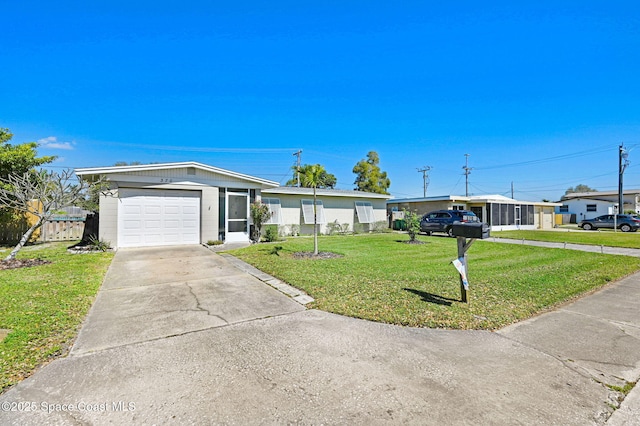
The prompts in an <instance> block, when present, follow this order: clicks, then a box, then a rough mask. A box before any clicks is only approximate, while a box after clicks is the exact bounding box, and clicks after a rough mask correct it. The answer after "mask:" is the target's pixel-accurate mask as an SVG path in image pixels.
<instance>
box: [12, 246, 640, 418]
mask: <svg viewBox="0 0 640 426" xmlns="http://www.w3.org/2000/svg"><path fill="white" fill-rule="evenodd" d="M263 278H264V279H266V280H267V281H268V280H269V279H270V277H268V276H266V277H263ZM425 303H427V302H425ZM639 308H640V276H638V275H634V276H631V277H628V278H626V279H624V280H622V281H620V282H619V283H616V284H614V285H610V286H608V287H607V288H605V289H603V290H602V291H600V292H598V293H595V294H593V295H591V296H589V297H587V298H584V299H582V300H579V301H577V302H575V303H573V304H571V305H567V306H565V307H563V308H562V309H560V310H558V311H554V312H550V313H548V314H544V315H541V316H539V317H536V318H533V319H531V320H528V321H525V322H522V323H519V324H516V325H514V326H511V327H508V328H506V329H503V330H501V331H499V332H496V333H491V332H483V331H454V330H432V329H416V328H408V327H398V326H393V325H386V324H378V323H373V322H368V321H363V320H358V319H354V318H347V317H342V316H339V315H334V314H330V313H326V312H322V311H317V310H310V309H305V308H304V306H303V305H302V304H300V303H297V302H296V301H294V300H293V299H292V298H291V297H289V296H288V295H286V294H284V293H282V292H280V291H277V290H275V289H274V288H272V287H270V286H269V285H267V284H265V283H264V282H263V281H262V280H260V279H258V278H257V277H256V276H254V275H251V274H249V273H247V272H244V271H242V270H240V269H238V268H237V267H235V266H233V265H232V264H231V263H230V262H229V259H227V258H225V257H223V256H220V255H218V254H214V253H212V252H210V251H208V250H206V249H204V248H202V247H197V246H195V247H180V248H166V249H146V250H121V251H119V252H118V253H117V254H116V257H115V259H114V261H113V263H112V265H111V267H110V269H109V271H108V273H107V276H106V278H105V282H104V284H103V286H102V288H101V290H100V292H99V294H98V297H97V299H96V302H95V304H94V306H93V307H92V309H91V312H90V313H89V316H88V318H87V320H86V322H85V324H84V326H83V328H82V330H81V333H80V335H79V337H78V339H77V341H76V343H75V345H74V347H73V349H72V351H71V353H70V355H69V356H68V357H66V358H62V359H58V360H55V361H53V362H52V363H50V364H49V365H47V366H45V367H43V368H42V369H40V370H39V371H38V372H37V373H36V374H34V375H33V376H32V377H30V378H28V379H26V380H24V381H23V382H22V383H20V384H19V385H17V386H15V387H13V388H12V389H10V390H9V391H8V392H6V393H4V394H3V395H0V408H1V409H0V424H2V425H25V424H26V425H38V424H41V425H49V424H59V425H76V424H96V425H101V424H158V425H160V424H203V425H209V424H231V425H233V424H238V425H246V424H249V425H252V424H349V425H351V424H356V425H360V424H361V425H370V424H374V425H375V424H420V425H423V424H427V425H441V424H453V425H514V424H516V425H517V424H521V425H530V424H540V425H545V424H549V425H552V424H561V425H591V424H594V425H598V424H604V423H605V422H606V421H607V419H608V418H609V417H610V414H611V412H612V411H613V409H612V407H611V406H612V405H617V404H618V402H617V400H618V398H619V397H620V395H619V394H618V393H617V392H615V391H613V390H611V389H610V388H608V387H607V386H606V385H622V384H623V383H624V382H627V381H636V380H638V378H639V377H640V309H639ZM637 395H638V393H637V392H636V390H634V391H633V392H632V394H631V395H630V396H628V397H627V398H626V400H625V402H624V403H623V405H622V408H620V409H618V410H616V411H615V413H614V416H613V417H611V419H610V420H609V425H612V424H613V425H623V424H626V425H633V424H638V422H637V420H638V419H640V411H634V410H637V409H638V405H637V403H638V401H637V400H638V398H637ZM634 401H635V402H634Z"/></svg>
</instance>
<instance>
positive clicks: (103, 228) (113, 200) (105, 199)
mask: <svg viewBox="0 0 640 426" xmlns="http://www.w3.org/2000/svg"><path fill="white" fill-rule="evenodd" d="M118 203H119V198H118V189H117V188H114V189H112V190H111V192H110V194H108V195H104V194H103V195H101V196H100V218H99V221H98V229H99V234H98V238H99V239H100V240H102V241H105V242H108V243H109V244H110V245H111V246H112V247H114V248H117V247H118Z"/></svg>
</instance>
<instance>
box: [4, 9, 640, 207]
mask: <svg viewBox="0 0 640 426" xmlns="http://www.w3.org/2000/svg"><path fill="white" fill-rule="evenodd" d="M523 3H524V4H523ZM2 11H3V13H2V22H3V24H2V31H1V32H0V76H1V78H0V127H8V128H9V129H10V130H11V131H12V132H13V133H14V139H13V141H12V142H13V143H21V142H27V141H40V143H41V146H40V148H39V153H40V154H55V155H58V156H59V159H58V160H57V161H56V163H55V164H54V166H55V167H70V168H76V167H92V166H109V165H113V164H114V163H115V162H117V161H127V162H131V161H139V162H143V163H149V162H173V161H199V162H202V163H205V164H210V165H214V166H217V167H222V168H226V169H230V170H234V171H238V172H242V173H247V174H251V175H255V176H259V177H262V178H266V179H271V180H274V181H277V182H281V183H284V182H285V181H286V180H287V179H288V178H289V177H290V174H291V172H290V167H291V166H292V165H293V164H294V161H295V157H294V156H293V153H294V152H295V151H297V150H298V149H302V151H303V152H302V162H303V163H320V164H322V165H324V166H325V167H326V169H327V170H328V171H329V172H330V173H333V174H335V175H336V176H337V178H338V188H341V189H352V188H353V187H354V186H353V182H354V179H355V175H354V174H353V173H352V169H353V166H354V165H355V164H356V163H357V162H358V161H359V160H361V159H363V158H365V156H366V154H367V152H368V151H371V150H373V151H377V152H378V154H379V156H380V166H381V168H382V169H383V170H384V171H386V172H387V173H388V175H389V177H390V179H391V188H390V192H391V193H392V195H393V196H395V197H397V198H404V197H419V196H422V174H421V173H419V172H418V171H417V169H418V168H422V167H423V166H431V167H432V170H431V171H430V173H429V178H430V184H429V187H428V195H445V194H458V195H460V194H462V195H464V193H465V179H464V175H463V169H462V167H463V166H464V164H465V156H464V154H469V167H471V168H473V170H472V171H471V174H470V175H469V192H470V193H471V194H478V195H480V194H494V193H499V194H504V195H510V191H511V183H512V182H513V186H514V190H515V193H514V194H515V197H516V198H518V199H522V200H541V199H543V198H546V199H550V200H557V199H559V198H560V196H561V195H562V194H563V193H564V191H565V190H566V189H567V188H568V187H570V186H575V185H577V184H581V183H582V184H587V185H589V186H591V187H594V188H596V189H598V190H615V189H617V182H618V174H617V164H618V146H619V145H620V144H625V146H627V147H628V148H629V151H630V152H629V160H630V161H631V165H630V167H629V168H628V169H627V171H626V173H625V188H632V187H633V188H640V149H639V148H636V147H637V146H639V145H640V114H639V113H640V54H639V53H640V2H637V1H617V2H602V1H561V2H558V1H541V2H538V1H536V2H512V1H504V2H502V1H499V2H477V1H458V2H435V1H421V2H417V1H404V2H378V1H374V0H370V1H366V2H365V1H319V2H294V1H278V0H274V1H271V2H254V1H245V2H218V1H207V2H204V1H203V2H197V1H182V2H169V1H154V2H147V1H134V0H131V1H127V2H122V1H119V0H111V1H109V2H87V1H60V2H51V1H47V2H44V1H29V0H25V1H22V2H5V4H3V6H2Z"/></svg>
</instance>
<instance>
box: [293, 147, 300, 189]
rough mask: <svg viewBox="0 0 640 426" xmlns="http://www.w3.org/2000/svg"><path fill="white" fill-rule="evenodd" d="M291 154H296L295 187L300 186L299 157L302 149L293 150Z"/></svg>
mask: <svg viewBox="0 0 640 426" xmlns="http://www.w3.org/2000/svg"><path fill="white" fill-rule="evenodd" d="M293 155H295V156H297V157H298V159H297V160H296V177H297V185H296V186H297V187H298V188H300V157H301V156H302V150H301V149H299V150H298V151H297V152H294V153H293Z"/></svg>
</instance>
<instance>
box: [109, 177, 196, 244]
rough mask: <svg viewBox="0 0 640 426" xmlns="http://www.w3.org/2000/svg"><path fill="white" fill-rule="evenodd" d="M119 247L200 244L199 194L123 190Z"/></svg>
mask: <svg viewBox="0 0 640 426" xmlns="http://www.w3.org/2000/svg"><path fill="white" fill-rule="evenodd" d="M118 221H119V223H118V242H119V246H120V247H146V246H162V245H181V244H198V243H199V242H200V192H199V191H183V190H159V189H140V188H121V189H120V203H119V205H118Z"/></svg>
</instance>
